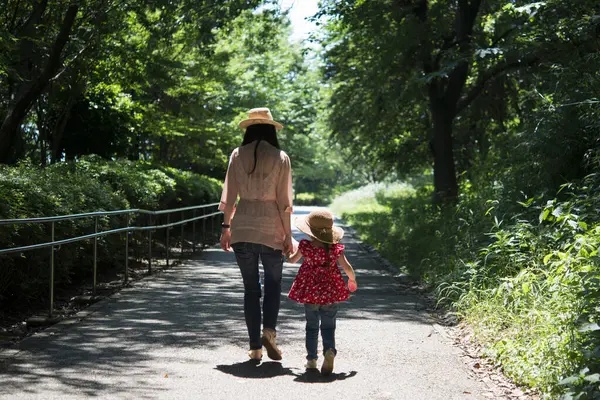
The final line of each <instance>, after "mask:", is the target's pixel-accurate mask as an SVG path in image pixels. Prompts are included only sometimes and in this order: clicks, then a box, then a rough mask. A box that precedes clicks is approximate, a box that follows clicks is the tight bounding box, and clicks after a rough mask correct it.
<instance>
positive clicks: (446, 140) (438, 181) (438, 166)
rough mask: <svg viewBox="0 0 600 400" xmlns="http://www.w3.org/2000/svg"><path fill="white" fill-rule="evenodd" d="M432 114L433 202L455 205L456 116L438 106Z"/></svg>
mask: <svg viewBox="0 0 600 400" xmlns="http://www.w3.org/2000/svg"><path fill="white" fill-rule="evenodd" d="M431 113H432V116H433V142H432V150H433V186H434V198H433V200H434V203H435V204H448V203H454V202H455V201H456V199H457V197H458V183H457V180H456V168H455V166H454V149H453V143H452V124H453V122H454V115H452V113H451V112H448V111H447V110H444V109H443V108H440V107H436V106H432V108H431Z"/></svg>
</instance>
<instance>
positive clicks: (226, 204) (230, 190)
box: [219, 149, 238, 251]
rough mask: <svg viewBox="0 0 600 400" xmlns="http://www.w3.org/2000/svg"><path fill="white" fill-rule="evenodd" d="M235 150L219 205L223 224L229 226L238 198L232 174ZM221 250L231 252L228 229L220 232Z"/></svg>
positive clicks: (235, 182)
mask: <svg viewBox="0 0 600 400" xmlns="http://www.w3.org/2000/svg"><path fill="white" fill-rule="evenodd" d="M236 152H237V149H236V150H234V151H233V153H232V154H231V158H230V160H229V167H228V168H227V175H225V183H224V184H223V193H221V203H220V204H219V210H220V211H223V224H224V225H231V219H232V218H233V214H234V213H235V202H236V201H237V197H238V185H237V181H236V180H235V175H234V174H233V172H232V165H233V163H234V155H235V154H236ZM221 249H223V250H225V251H231V250H232V249H231V230H230V229H229V228H223V229H222V232H221Z"/></svg>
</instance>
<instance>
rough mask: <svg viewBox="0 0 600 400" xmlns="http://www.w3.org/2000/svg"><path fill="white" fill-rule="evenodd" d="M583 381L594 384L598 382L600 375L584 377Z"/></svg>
mask: <svg viewBox="0 0 600 400" xmlns="http://www.w3.org/2000/svg"><path fill="white" fill-rule="evenodd" d="M583 379H585V380H586V381H588V382H591V383H596V382H599V381H600V374H598V373H595V374H592V375H588V376H586V377H585V378H583Z"/></svg>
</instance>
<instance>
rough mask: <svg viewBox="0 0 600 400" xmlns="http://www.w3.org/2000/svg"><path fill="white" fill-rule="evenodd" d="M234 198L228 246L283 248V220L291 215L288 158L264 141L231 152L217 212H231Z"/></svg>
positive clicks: (290, 173) (284, 234) (290, 185)
mask: <svg viewBox="0 0 600 400" xmlns="http://www.w3.org/2000/svg"><path fill="white" fill-rule="evenodd" d="M257 143H258V145H257ZM255 154H256V158H255ZM255 160H256V161H255ZM255 163H256V164H255ZM238 195H239V198H240V200H239V203H238V204H237V207H236V208H235V212H234V214H233V215H234V216H233V220H232V221H231V239H232V241H231V243H238V242H249V243H259V244H264V245H265V246H269V247H272V248H274V249H279V250H281V249H283V243H284V240H285V238H286V232H285V229H284V225H283V219H284V218H288V219H289V214H290V213H291V212H292V170H291V165H290V159H289V157H288V155H287V154H286V153H285V152H284V151H282V150H280V149H278V148H276V147H275V146H273V145H271V144H269V143H268V142H266V141H254V142H251V143H249V144H246V145H244V146H241V147H238V148H237V149H235V150H234V151H233V153H232V154H231V160H230V163H229V169H228V171H227V177H226V179H225V185H224V188H223V194H222V196H221V207H220V209H221V210H224V211H227V210H228V209H229V210H233V207H234V205H235V202H236V200H237V197H238Z"/></svg>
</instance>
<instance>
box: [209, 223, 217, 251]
mask: <svg viewBox="0 0 600 400" xmlns="http://www.w3.org/2000/svg"><path fill="white" fill-rule="evenodd" d="M215 218H216V217H215V216H214V215H213V216H212V217H210V245H211V246H212V245H213V244H214V243H215Z"/></svg>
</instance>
